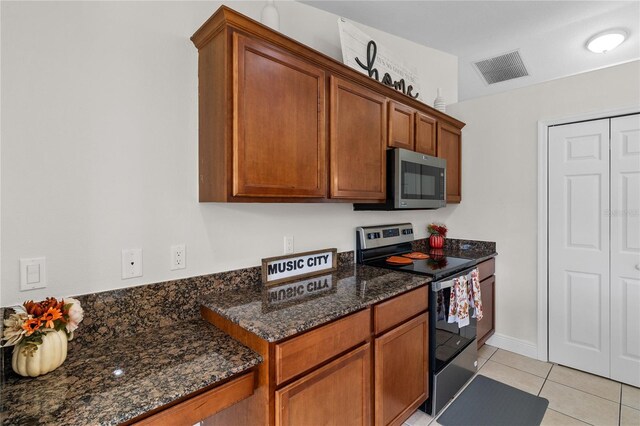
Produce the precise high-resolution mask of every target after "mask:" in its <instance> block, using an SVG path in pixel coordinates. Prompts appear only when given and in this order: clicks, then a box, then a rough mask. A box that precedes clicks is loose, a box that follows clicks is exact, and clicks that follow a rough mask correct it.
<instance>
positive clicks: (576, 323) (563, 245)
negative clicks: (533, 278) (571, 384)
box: [549, 119, 610, 377]
mask: <svg viewBox="0 0 640 426" xmlns="http://www.w3.org/2000/svg"><path fill="white" fill-rule="evenodd" d="M549 206H550V208H549V361H552V362H557V363H559V364H563V365H566V366H569V367H572V368H577V369H579V370H583V371H587V372H589V373H593V374H597V375H599V376H605V377H608V376H609V372H610V368H609V367H610V366H609V360H610V346H609V345H610V342H609V333H610V302H609V300H610V299H609V297H610V291H609V217H608V216H607V214H606V210H607V209H608V208H609V120H608V119H604V120H597V121H588V122H584V123H575V124H570V125H562V126H555V127H551V128H550V129H549Z"/></svg>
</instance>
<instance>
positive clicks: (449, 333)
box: [431, 287, 477, 373]
mask: <svg viewBox="0 0 640 426" xmlns="http://www.w3.org/2000/svg"><path fill="white" fill-rule="evenodd" d="M451 291H452V288H451V287H446V288H443V289H440V290H438V291H435V292H433V294H432V297H433V298H434V304H433V305H431V306H434V307H435V309H434V311H435V312H434V313H435V318H433V321H434V324H435V327H434V328H435V330H434V332H435V335H434V349H433V350H434V352H433V356H434V358H435V371H434V372H435V373H437V372H439V371H441V370H442V369H443V368H445V367H446V366H447V365H448V364H449V363H450V362H451V361H452V360H453V359H454V358H455V357H457V356H458V355H459V354H460V353H461V352H462V351H463V350H464V349H465V348H466V347H467V346H468V345H470V344H471V343H472V342H475V338H476V324H477V323H476V319H475V318H471V317H470V318H469V325H467V326H464V327H459V326H458V323H457V322H453V323H450V322H449V321H448V311H449V300H450V299H449V298H450V296H451Z"/></svg>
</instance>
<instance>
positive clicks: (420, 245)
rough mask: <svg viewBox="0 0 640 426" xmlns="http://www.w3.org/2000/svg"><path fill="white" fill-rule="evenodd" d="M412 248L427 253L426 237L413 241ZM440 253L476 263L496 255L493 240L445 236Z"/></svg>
mask: <svg viewBox="0 0 640 426" xmlns="http://www.w3.org/2000/svg"><path fill="white" fill-rule="evenodd" d="M413 249H414V250H417V251H422V252H425V253H429V251H430V249H429V246H428V239H426V238H424V239H420V240H416V241H414V242H413ZM442 255H444V256H452V257H461V258H464V259H472V260H475V261H476V263H480V262H484V261H485V260H487V259H491V258H492V257H495V256H497V255H498V252H496V243H495V242H493V241H476V240H458V239H455V238H447V239H446V240H445V243H444V248H443V249H442Z"/></svg>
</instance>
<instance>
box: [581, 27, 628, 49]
mask: <svg viewBox="0 0 640 426" xmlns="http://www.w3.org/2000/svg"><path fill="white" fill-rule="evenodd" d="M626 38H627V32H626V31H624V30H607V31H603V32H601V33H598V34H596V35H594V36H593V37H591V38H590V39H589V41H587V49H589V50H590V51H592V52H593V53H607V52H608V51H610V50H613V49H615V48H616V47H618V46H620V44H621V43H622V42H623V41H624V40H625V39H626Z"/></svg>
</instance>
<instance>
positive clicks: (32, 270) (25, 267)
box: [20, 257, 47, 291]
mask: <svg viewBox="0 0 640 426" xmlns="http://www.w3.org/2000/svg"><path fill="white" fill-rule="evenodd" d="M46 286H47V258H46V257H32V258H21V259H20V291H27V290H34V289H36V288H45V287H46Z"/></svg>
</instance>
